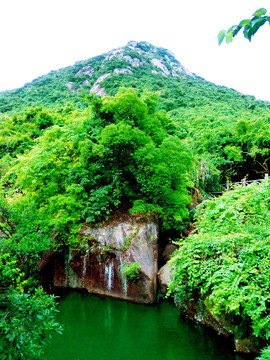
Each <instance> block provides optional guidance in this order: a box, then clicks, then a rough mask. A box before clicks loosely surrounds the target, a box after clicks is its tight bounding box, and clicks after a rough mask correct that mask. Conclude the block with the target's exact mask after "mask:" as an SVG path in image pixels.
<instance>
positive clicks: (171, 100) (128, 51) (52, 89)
mask: <svg viewBox="0 0 270 360" xmlns="http://www.w3.org/2000/svg"><path fill="white" fill-rule="evenodd" d="M120 87H126V88H130V87H132V88H134V89H136V92H137V94H138V95H141V94H142V93H143V91H144V90H148V91H151V92H154V93H158V94H159V103H158V108H157V109H158V110H165V111H166V112H167V113H169V115H170V117H171V119H172V123H171V128H170V130H169V131H170V133H171V135H174V136H177V137H178V138H180V139H182V140H184V141H185V142H186V143H187V144H188V145H189V147H190V149H191V150H192V152H193V154H194V157H195V158H196V161H197V167H196V170H195V173H194V180H195V182H197V185H198V186H199V187H203V188H205V189H206V190H207V189H208V190H210V189H212V190H213V189H214V188H215V189H217V187H218V186H219V185H218V184H219V183H220V181H221V182H225V181H226V179H227V178H230V179H232V180H239V179H241V178H243V177H244V176H247V177H248V178H250V179H251V178H253V179H254V178H258V177H260V176H261V174H262V173H264V172H269V166H270V161H269V159H268V157H269V154H270V130H269V126H270V103H268V102H264V101H257V100H256V99H255V98H254V97H252V96H245V95H242V94H241V93H239V92H237V91H235V90H233V89H228V88H226V87H222V86H217V85H215V84H213V83H210V82H207V81H206V80H204V79H202V78H200V77H199V76H196V75H195V74H192V73H191V72H190V71H189V70H188V69H186V68H185V67H184V66H182V64H181V63H180V62H179V61H178V60H176V59H175V57H174V56H173V54H172V53H171V52H170V51H168V50H166V49H163V48H158V47H155V46H153V45H151V44H149V43H147V42H135V41H131V42H129V43H128V44H127V45H126V46H124V47H120V48H117V49H114V50H112V51H109V52H108V53H105V54H102V55H99V56H96V57H94V58H91V59H88V60H84V61H79V62H77V63H76V64H75V65H73V66H69V67H67V68H64V69H60V70H58V71H52V72H51V73H49V74H48V75H44V76H42V77H40V78H38V79H36V80H34V81H32V82H31V83H29V84H26V85H25V86H24V87H22V88H21V89H16V90H12V91H7V92H4V93H2V94H0V113H2V121H1V119H0V129H1V130H2V134H7V135H5V136H4V135H3V137H2V138H1V136H0V148H2V149H3V152H4V154H5V153H6V152H9V149H10V148H11V149H12V154H13V156H15V155H16V154H17V153H18V152H21V151H22V150H21V147H18V146H17V145H16V144H17V143H18V134H19V133H20V134H25V135H23V136H22V135H20V136H19V137H20V141H19V142H20V143H23V144H25V143H26V138H27V137H28V138H29V136H30V138H31V139H30V140H29V139H28V138H27V141H28V143H29V144H32V142H33V139H34V138H36V137H38V136H40V135H41V133H42V131H43V130H44V129H45V128H46V127H48V126H50V125H52V124H55V123H57V124H58V122H57V121H56V120H52V119H51V120H48V116H49V117H50V116H51V117H52V118H55V117H57V114H59V113H61V114H67V112H70V111H72V109H77V110H78V111H82V110H83V109H86V108H87V107H88V106H89V99H88V100H86V98H87V97H88V98H89V95H90V97H91V96H92V95H91V94H93V93H96V94H98V95H101V96H105V95H108V96H114V95H116V93H117V92H118V90H119V88H120ZM67 104H69V105H68V106H67ZM37 106H39V107H40V106H41V107H43V108H44V107H45V108H46V109H49V111H52V110H50V109H54V110H53V112H54V114H47V113H46V111H47V110H46V111H45V110H42V109H39V110H27V109H28V108H29V107H37ZM44 111H45V113H46V114H44ZM12 114H13V118H14V116H15V118H16V116H17V117H18V115H16V114H21V115H19V118H16V119H17V120H16V121H15V120H14V119H15V118H14V119H13V120H12V119H11V118H10V119H9V120H8V121H9V122H10V125H9V123H8V122H7V120H4V117H5V116H6V115H8V116H9V115H12ZM3 116H4V117H3ZM37 118H38V119H39V120H37ZM46 119H47V120H46ZM55 121H56V122H55ZM37 122H38V123H39V125H38V129H35V130H33V126H34V125H33V123H34V124H35V126H36V125H37ZM25 124H28V125H27V126H25ZM10 129H12V132H11V131H10ZM29 129H30V130H29ZM31 129H32V130H31ZM29 131H30V132H31V131H32V132H31V134H30V133H29ZM12 134H15V135H14V136H15V137H16V139H15V140H14V136H13V137H12ZM29 134H30V135H29ZM7 143H9V144H10V145H9V147H8V148H7V146H6V145H7ZM15 143H16V144H15ZM14 144H15V145H14ZM29 146H30V145H29ZM14 149H15V150H14Z"/></svg>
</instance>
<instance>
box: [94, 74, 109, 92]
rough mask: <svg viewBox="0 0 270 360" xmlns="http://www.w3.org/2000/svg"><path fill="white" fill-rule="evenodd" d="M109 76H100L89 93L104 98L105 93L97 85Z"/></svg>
mask: <svg viewBox="0 0 270 360" xmlns="http://www.w3.org/2000/svg"><path fill="white" fill-rule="evenodd" d="M110 75H111V74H110V73H108V74H104V75H102V76H100V77H99V78H98V79H97V81H96V82H95V83H94V85H93V86H92V88H91V89H90V93H95V94H97V95H99V96H106V95H107V94H106V91H105V90H104V89H103V88H102V87H101V86H100V85H99V84H100V83H101V82H102V81H103V80H105V79H106V78H107V77H108V76H110Z"/></svg>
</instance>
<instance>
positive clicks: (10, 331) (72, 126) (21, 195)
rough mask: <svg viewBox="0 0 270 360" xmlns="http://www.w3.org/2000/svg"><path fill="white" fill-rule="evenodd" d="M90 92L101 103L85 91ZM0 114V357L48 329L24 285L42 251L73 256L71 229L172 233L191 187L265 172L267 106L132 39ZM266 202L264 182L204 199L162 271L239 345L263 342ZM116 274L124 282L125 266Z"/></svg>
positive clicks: (38, 86) (18, 351) (6, 105)
mask: <svg viewBox="0 0 270 360" xmlns="http://www.w3.org/2000/svg"><path fill="white" fill-rule="evenodd" d="M254 16H255V15H254ZM260 16H264V15H263V14H262V15H260ZM94 85H95V87H96V88H99V89H100V88H101V89H103V91H105V92H106V93H107V94H108V96H104V97H102V98H101V97H99V96H96V95H94V94H92V92H90V94H89V91H90V89H92V87H93V86H94ZM0 114H1V116H0V186H1V189H0V280H1V288H0V296H1V298H0V312H1V313H0V317H1V319H2V320H1V322H0V335H1V341H0V346H2V350H3V353H4V354H8V351H7V348H8V347H10V348H11V349H13V350H12V351H13V353H12V351H11V352H10V354H11V355H4V356H6V357H4V358H3V359H9V358H10V357H8V356H11V358H18V359H19V358H20V357H21V358H25V357H27V358H29V359H31V357H32V358H35V357H38V356H39V354H40V349H41V346H42V343H43V342H44V341H46V337H47V335H48V336H49V335H50V333H51V332H52V331H58V330H59V327H58V325H57V324H56V323H55V322H54V318H53V313H54V311H55V308H54V304H53V299H52V298H51V297H49V296H47V295H46V294H44V293H43V292H42V290H41V289H40V288H39V285H38V282H37V280H36V279H37V274H36V268H37V259H38V258H39V257H40V254H41V253H42V251H44V250H46V249H49V248H51V247H55V248H58V247H62V246H66V245H72V246H76V244H77V243H78V241H80V238H79V236H78V229H79V228H80V227H81V226H82V224H83V223H85V222H87V223H90V224H96V223H100V222H102V221H104V220H105V219H106V218H108V217H109V216H110V214H111V213H113V211H114V210H115V209H117V208H119V207H121V206H125V208H126V207H128V208H129V209H130V212H131V213H148V214H149V213H155V214H157V215H158V216H159V218H160V222H161V225H162V229H163V230H176V231H177V232H178V234H179V231H181V230H182V229H183V228H184V227H185V226H186V225H187V224H188V223H189V222H190V221H191V218H192V216H191V213H192V211H191V212H189V210H188V208H187V205H189V204H190V202H191V199H190V190H191V188H193V187H194V185H195V187H197V188H199V189H200V190H201V191H203V192H204V193H208V194H209V193H210V194H211V193H212V192H215V191H219V190H221V189H222V184H223V183H225V181H226V180H233V181H239V180H240V179H242V178H244V177H246V178H248V179H254V178H258V177H262V175H263V174H264V173H269V166H270V104H269V103H267V102H262V101H257V100H255V98H254V97H250V96H244V95H242V94H240V93H238V92H236V91H234V90H232V89H227V88H225V87H220V86H216V85H214V84H211V83H209V82H207V81H205V80H204V79H201V78H199V77H198V76H196V75H194V74H191V73H189V72H188V71H187V70H185V69H184V68H183V67H182V65H181V64H180V63H179V62H178V61H177V60H176V59H175V58H174V57H173V55H172V54H171V53H170V52H169V51H167V50H165V49H161V48H155V47H153V46H152V45H150V44H148V43H145V42H142V43H136V44H135V45H134V44H133V43H129V44H128V45H127V46H126V47H124V48H120V49H116V50H114V51H112V52H109V53H108V54H104V55H101V56H98V57H96V58H93V59H89V60H86V61H81V62H78V63H76V64H75V65H74V66H71V67H68V68H65V69H61V70H59V71H56V72H51V73H50V74H48V75H46V76H42V77H41V78H39V79H36V80H34V81H33V82H32V83H30V84H27V85H26V86H25V87H23V88H21V89H16V90H13V91H9V92H4V93H1V94H0ZM269 198H270V194H269V186H268V183H264V184H262V185H260V186H258V185H253V186H250V187H248V188H238V189H236V190H234V191H232V192H229V193H227V194H225V195H223V196H222V197H220V198H219V199H215V200H213V201H208V202H205V203H204V205H203V206H201V208H200V209H199V211H198V212H197V231H198V234H194V235H192V236H191V237H190V238H188V239H187V240H186V241H185V242H183V244H181V248H180V250H179V252H178V253H177V254H176V256H175V258H174V260H173V262H174V265H175V267H176V271H175V279H174V282H173V284H172V286H171V290H172V291H175V293H176V296H177V297H178V298H179V299H180V300H189V299H191V298H192V297H194V296H199V295H200V296H202V297H203V299H204V301H205V304H206V306H207V308H208V309H209V310H210V311H211V312H213V314H225V316H226V317H227V320H228V321H230V322H231V323H232V325H233V326H234V332H235V334H237V336H239V337H243V336H246V335H248V334H249V333H254V334H255V335H256V336H258V337H262V338H265V339H267V338H268V336H269V334H270V332H269V331H270V328H269V323H270V322H269V320H270V314H268V308H269V301H270V300H269V296H268V291H269V284H268V281H267V277H269V275H270V274H268V272H269V269H268V260H267V253H268V250H269V249H268V241H269V240H268V229H267V227H268V226H269V224H268V222H269V219H268V218H269V216H268V212H269V206H268V205H269V204H268V203H269V201H268V199H269ZM124 271H125V272H126V275H127V276H129V277H133V278H134V280H136V278H137V276H138V272H139V269H138V268H137V267H136V263H133V264H127V266H126V268H125V269H124ZM2 284H3V285H2ZM250 299H251V301H250ZM41 309H44V311H43V310H41ZM41 313H42V315H41ZM18 322H20V323H21V327H17V323H18ZM30 323H31V324H32V325H33V326H32V327H30ZM41 323H42V326H41V325H40V324H41ZM25 329H27V330H28V329H30V330H29V331H31V332H32V336H31V338H30V339H25V338H24V337H25ZM2 335H3V336H2ZM30 340H31V341H30ZM265 354H267V351H266V352H265ZM12 356H13V357H12ZM262 356H267V355H262Z"/></svg>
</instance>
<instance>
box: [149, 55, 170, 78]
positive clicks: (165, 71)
mask: <svg viewBox="0 0 270 360" xmlns="http://www.w3.org/2000/svg"><path fill="white" fill-rule="evenodd" d="M150 62H151V64H153V65H154V66H156V67H158V68H159V69H161V71H162V72H163V74H164V75H165V76H168V75H170V71H169V70H168V68H167V67H166V66H165V65H164V64H163V63H162V62H161V60H158V59H151V60H150Z"/></svg>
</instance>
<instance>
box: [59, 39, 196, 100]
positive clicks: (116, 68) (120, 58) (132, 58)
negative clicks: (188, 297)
mask: <svg viewBox="0 0 270 360" xmlns="http://www.w3.org/2000/svg"><path fill="white" fill-rule="evenodd" d="M77 64H78V65H79V64H81V65H82V66H81V68H80V69H79V70H78V72H77V73H76V74H75V77H77V79H76V81H75V85H76V86H74V82H72V81H69V82H67V83H66V86H67V87H68V89H69V90H70V91H71V92H77V91H78V90H79V89H80V88H82V87H83V86H84V85H88V84H90V83H91V81H90V79H92V80H93V79H95V81H94V83H93V81H92V86H91V89H90V93H96V94H98V95H101V96H104V95H106V91H105V89H104V88H103V87H102V84H101V83H102V82H103V81H104V80H105V79H108V78H109V77H111V76H112V75H129V76H135V77H139V76H141V72H143V73H146V72H148V73H149V74H154V75H163V76H165V77H169V76H173V77H179V76H181V75H183V74H185V75H189V76H192V77H193V74H192V73H191V72H190V71H189V70H188V69H186V68H185V67H184V66H183V65H181V63H180V62H179V61H178V60H176V58H175V57H174V54H173V53H172V52H170V51H169V50H167V49H164V48H160V47H155V46H153V45H151V44H150V43H148V42H146V41H141V42H138V41H135V40H132V41H129V42H128V43H127V45H126V46H123V47H118V48H116V49H113V50H111V51H109V52H108V53H105V54H103V55H100V56H97V57H95V58H92V59H89V60H87V61H86V62H80V63H77ZM78 77H82V79H84V80H83V82H81V83H80V84H79V86H78V83H79V81H78Z"/></svg>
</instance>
